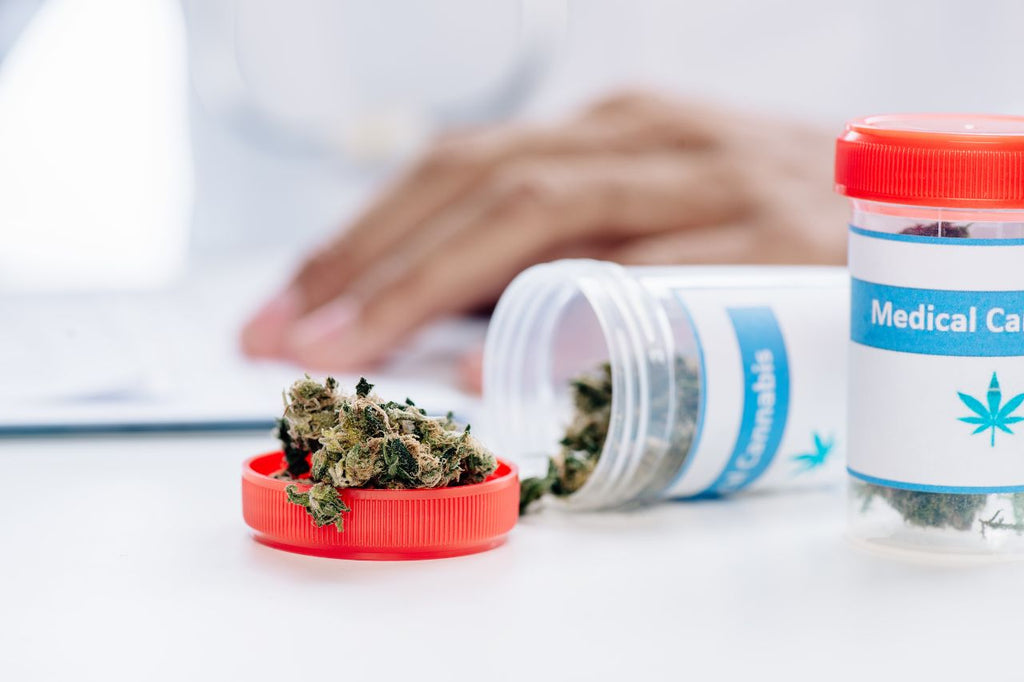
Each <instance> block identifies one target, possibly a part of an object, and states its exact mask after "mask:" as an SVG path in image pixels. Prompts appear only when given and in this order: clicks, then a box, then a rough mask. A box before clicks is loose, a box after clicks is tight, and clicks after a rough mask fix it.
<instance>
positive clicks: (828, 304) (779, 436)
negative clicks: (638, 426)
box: [666, 271, 849, 498]
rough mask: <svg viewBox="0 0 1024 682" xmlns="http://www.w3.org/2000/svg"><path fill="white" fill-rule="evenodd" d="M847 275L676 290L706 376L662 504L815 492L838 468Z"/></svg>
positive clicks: (829, 273) (701, 372)
mask: <svg viewBox="0 0 1024 682" xmlns="http://www.w3.org/2000/svg"><path fill="white" fill-rule="evenodd" d="M847 295H848V293H847V288H846V278H845V275H844V274H843V273H841V272H831V271H830V272H823V273H822V276H821V281H820V285H817V286H816V285H813V284H808V285H804V286H794V285H792V284H787V283H786V281H785V279H783V280H781V281H780V282H779V283H778V284H772V283H770V282H768V283H765V282H762V283H760V285H759V286H756V287H753V286H734V287H728V286H716V287H712V288H706V289H701V288H699V287H686V288H685V289H681V290H679V291H677V292H676V297H677V298H678V300H679V303H680V305H681V306H682V309H683V310H684V311H685V314H686V318H687V319H688V321H689V324H690V325H691V326H692V329H693V330H694V332H695V337H696V338H695V343H696V346H697V348H696V349H695V350H696V355H697V356H698V359H699V364H700V375H701V376H702V377H703V381H702V384H701V386H702V390H701V396H700V399H701V406H700V411H699V419H698V425H697V430H696V434H695V436H694V439H693V445H692V447H691V451H690V454H689V457H688V458H687V460H686V462H685V463H684V465H683V467H682V469H681V470H680V471H679V472H678V473H677V476H676V478H675V480H674V481H673V483H672V484H671V486H670V487H669V489H668V490H667V491H666V496H668V497H687V498H691V497H718V496H721V495H728V494H731V493H734V492H737V491H740V490H748V489H758V488H762V487H779V486H792V485H804V484H807V485H814V484H820V483H821V482H823V481H826V480H829V479H832V478H834V477H835V476H836V475H837V474H838V473H839V472H841V471H842V468H841V466H840V463H841V462H842V460H843V453H842V447H843V445H844V431H843V421H844V417H845V414H844V410H843V404H844V399H843V398H844V395H845V371H844V370H845V367H844V362H845V358H844V353H843V347H844V341H845V339H846V337H847V336H848V333H849V332H848V329H847V312H846V305H845V300H846V297H847Z"/></svg>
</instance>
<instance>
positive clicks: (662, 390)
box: [484, 260, 848, 509]
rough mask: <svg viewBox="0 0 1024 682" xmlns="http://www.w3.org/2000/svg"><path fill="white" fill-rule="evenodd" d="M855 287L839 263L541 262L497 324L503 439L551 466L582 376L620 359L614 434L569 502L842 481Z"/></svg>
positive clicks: (495, 375) (580, 504)
mask: <svg viewBox="0 0 1024 682" xmlns="http://www.w3.org/2000/svg"><path fill="white" fill-rule="evenodd" d="M847 299H848V278H847V276H846V273H845V271H844V270H842V269H840V268H825V267H814V268H811V267H685V266H670V267H622V266H619V265H615V264H612V263H604V262H598V261H586V260H567V261H557V262H554V263H548V264H544V265H538V266H535V267H533V268H530V269H529V270H527V271H525V272H524V273H522V274H521V275H520V276H519V277H518V278H517V279H516V280H515V281H514V282H513V283H512V284H511V285H510V286H509V287H508V289H507V290H506V291H505V293H504V295H503V296H502V298H501V300H500V301H499V303H498V306H497V309H496V310H495V313H494V316H493V318H492V322H491V326H490V328H489V330H488V335H487V344H486V350H485V356H484V398H485V403H486V408H487V409H486V413H487V415H488V418H489V419H490V420H491V423H489V425H488V430H489V431H488V432H489V435H490V437H491V439H492V440H493V448H494V450H495V451H496V452H501V453H502V454H503V455H505V456H508V457H511V458H513V459H515V460H517V461H519V462H520V464H521V465H522V466H524V468H525V469H526V471H525V472H524V473H527V474H529V473H531V472H530V469H531V468H533V469H534V471H537V470H538V469H539V464H540V462H542V461H543V460H544V458H545V457H546V456H548V455H552V454H554V453H555V452H556V451H557V450H558V443H559V440H560V439H561V438H562V435H563V433H564V431H565V428H566V425H567V424H568V423H569V422H570V420H571V418H572V405H571V399H570V391H569V382H570V380H571V379H572V378H574V377H577V376H579V375H581V374H584V373H588V372H593V371H594V370H595V368H597V367H599V366H600V365H601V364H602V363H604V362H608V363H610V366H611V375H612V416H611V421H610V426H609V431H608V436H607V439H606V440H605V444H604V449H603V451H602V453H601V456H600V459H599V461H598V464H597V466H596V468H595V469H594V471H593V472H592V474H591V475H590V477H589V478H588V479H587V482H586V483H585V484H584V485H583V487H582V488H580V489H579V490H577V491H576V492H574V493H573V494H571V495H569V496H568V497H567V498H566V501H567V503H568V504H569V505H570V506H572V507H575V508H591V509H593V508H605V507H612V506H617V505H622V504H628V503H634V502H645V501H650V500H655V499H668V498H692V497H712V496H719V495H724V494H729V493H734V492H737V491H741V490H753V489H759V488H766V487H791V486H800V485H814V484H821V483H823V482H825V481H828V480H835V479H836V478H837V475H838V472H841V462H842V460H843V450H844V442H845V433H844V429H843V425H844V421H845V420H844V417H845V413H844V398H845V390H846V389H845V379H846V377H845V374H846V372H845V369H846V357H845V346H846V341H845V340H846V338H847V336H848V306H847ZM682 367H686V368H691V369H692V370H693V371H696V372H697V376H698V386H699V388H698V391H697V392H696V394H689V393H685V392H683V393H681V391H680V382H679V374H680V372H681V368H682ZM688 371H689V370H688ZM531 460H532V462H531ZM531 463H532V467H531Z"/></svg>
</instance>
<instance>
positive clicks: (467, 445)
mask: <svg viewBox="0 0 1024 682" xmlns="http://www.w3.org/2000/svg"><path fill="white" fill-rule="evenodd" d="M337 389H338V384H337V382H336V381H335V380H334V379H332V378H330V377H328V378H327V380H326V381H325V382H324V383H323V384H321V383H319V382H317V381H314V380H313V379H310V378H309V377H308V376H307V377H306V378H304V379H299V380H298V381H296V382H295V383H294V384H292V387H291V388H290V389H289V390H288V392H287V394H286V396H285V410H284V416H283V417H282V418H281V420H280V422H279V424H278V437H279V438H280V440H281V445H282V447H283V448H284V455H285V468H284V469H283V470H282V471H281V472H279V473H278V474H277V477H278V478H280V479H284V480H289V481H299V482H303V483H312V484H313V486H312V487H311V488H310V489H309V490H308V491H307V492H299V488H298V486H296V485H290V486H288V488H287V494H288V501H289V502H292V503H293V504H297V505H299V506H301V507H304V508H305V509H306V511H307V512H308V513H309V515H310V516H311V517H312V518H313V522H314V523H315V524H316V525H317V526H326V525H328V524H333V525H334V526H335V527H336V528H337V529H338V530H339V531H340V530H342V529H343V528H344V523H343V519H342V514H343V513H344V512H347V511H349V508H348V506H347V505H346V504H345V502H344V500H342V498H341V495H340V493H339V490H340V489H341V488H388V489H407V488H440V487H443V486H449V485H467V484H470V483H480V482H482V481H483V480H485V479H486V478H487V477H488V476H490V475H491V474H492V473H494V470H495V469H496V468H497V466H498V463H497V460H496V459H495V458H494V455H492V454H491V453H490V451H488V450H487V449H486V448H485V447H483V445H481V444H480V442H479V441H477V440H476V439H475V438H474V437H473V436H471V435H470V431H469V426H467V427H466V428H465V429H459V428H458V427H457V425H456V424H455V422H454V421H452V415H451V414H450V413H449V414H448V416H446V417H440V418H439V417H428V416H427V413H426V411H424V410H422V409H420V408H418V407H416V404H415V403H413V402H412V401H411V400H409V399H408V398H406V400H405V403H396V402H391V401H387V402H385V401H384V400H382V399H381V398H380V397H379V396H377V395H376V394H374V393H372V392H371V391H372V390H373V385H372V384H370V383H369V382H367V381H366V379H360V380H359V383H358V384H357V385H356V392H355V394H354V395H351V396H350V395H344V394H342V393H340V392H339V391H338V390H337Z"/></svg>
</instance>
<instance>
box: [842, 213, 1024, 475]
mask: <svg viewBox="0 0 1024 682" xmlns="http://www.w3.org/2000/svg"><path fill="white" fill-rule="evenodd" d="M1020 263H1024V240H1019V239H1002V240H1001V239H977V238H971V237H970V236H969V233H968V232H966V231H965V232H964V235H963V236H958V237H927V236H924V237H922V236H919V235H903V234H889V233H884V232H872V231H868V230H862V229H859V228H851V236H850V274H851V277H852V285H851V310H850V315H851V317H850V338H851V344H850V405H849V461H848V467H849V471H850V473H851V474H852V475H853V476H855V477H857V478H860V479H862V480H865V481H868V482H870V483H874V484H877V485H884V486H889V487H893V488H902V489H906V490H918V491H924V492H942V493H997V492H1024V362H1022V360H1021V358H1022V357H1024V330H1022V320H1024V268H1022V267H1021V266H1020ZM897 265H898V267H896V266H897Z"/></svg>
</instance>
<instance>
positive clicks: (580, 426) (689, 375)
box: [519, 357, 700, 513]
mask: <svg viewBox="0 0 1024 682" xmlns="http://www.w3.org/2000/svg"><path fill="white" fill-rule="evenodd" d="M675 377H676V380H675V392H676V397H677V400H678V407H677V416H678V419H677V421H676V429H675V432H674V433H673V435H672V442H671V443H667V444H656V445H659V446H661V445H666V446H667V448H666V449H668V450H669V451H670V453H671V456H670V457H664V458H663V457H659V456H657V454H659V453H660V447H655V448H652V449H651V451H650V452H648V453H644V454H643V455H642V456H641V457H642V460H641V462H640V465H641V466H640V469H641V470H642V473H640V474H638V476H637V477H638V478H658V477H659V476H660V475H662V474H664V475H666V476H671V475H672V474H674V469H675V468H676V467H678V465H680V464H681V463H682V462H683V460H684V459H685V458H686V456H687V455H688V454H689V451H690V445H691V444H692V442H693V436H694V432H695V429H696V418H697V410H698V398H699V395H700V392H699V391H700V388H699V387H700V381H699V377H698V372H697V369H696V367H694V365H693V363H692V362H690V361H689V360H687V359H685V358H683V357H678V358H676V362H675ZM570 388H571V391H572V398H573V419H572V422H571V423H570V424H569V426H568V428H567V429H566V431H565V435H564V436H563V438H562V440H561V441H560V445H561V449H560V450H559V452H558V454H556V455H554V456H553V457H551V458H549V459H548V471H547V474H546V475H545V476H543V477H537V478H527V479H525V480H524V481H523V482H522V485H521V488H520V497H519V510H520V513H522V512H525V511H526V510H527V508H528V507H529V506H530V505H531V504H532V503H533V502H535V501H537V500H539V499H540V498H542V497H543V496H544V495H547V494H552V495H556V496H561V497H564V496H566V495H571V494H572V493H574V492H576V491H577V490H579V489H580V488H582V487H583V484H584V483H586V482H587V480H589V478H590V476H591V474H592V473H593V471H594V468H595V467H596V466H597V463H598V461H599V460H600V458H601V453H602V451H603V450H604V443H605V440H607V438H608V427H609V424H610V422H611V410H612V369H611V365H610V364H608V363H605V364H603V365H601V367H600V368H599V369H598V370H597V371H595V372H593V373H588V374H583V375H581V376H578V377H576V378H575V379H573V380H572V381H571V382H570ZM655 409H659V408H657V407H656V408H655ZM652 445H654V444H652ZM659 460H663V461H660V462H659ZM666 463H667V464H668V465H669V467H670V468H671V469H672V470H671V471H662V470H661V469H663V468H664V467H665V464H666ZM667 482H668V480H667V479H666V480H665V483H667Z"/></svg>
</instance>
